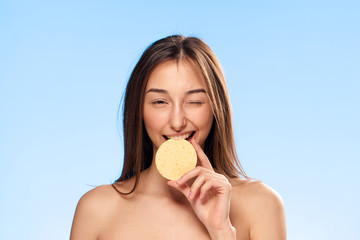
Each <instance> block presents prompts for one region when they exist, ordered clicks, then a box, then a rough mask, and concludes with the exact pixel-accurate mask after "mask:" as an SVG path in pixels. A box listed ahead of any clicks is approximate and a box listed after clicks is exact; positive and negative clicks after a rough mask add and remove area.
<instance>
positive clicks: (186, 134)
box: [163, 131, 195, 141]
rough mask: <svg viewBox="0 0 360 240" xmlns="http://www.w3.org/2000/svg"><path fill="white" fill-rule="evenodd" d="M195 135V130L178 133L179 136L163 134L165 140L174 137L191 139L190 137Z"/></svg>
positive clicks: (175, 138)
mask: <svg viewBox="0 0 360 240" xmlns="http://www.w3.org/2000/svg"><path fill="white" fill-rule="evenodd" d="M194 135H195V131H193V132H190V133H185V134H182V135H177V136H166V135H163V137H164V138H165V140H169V139H174V140H180V139H185V140H187V141H190V139H191V138H192V137H193V136H194Z"/></svg>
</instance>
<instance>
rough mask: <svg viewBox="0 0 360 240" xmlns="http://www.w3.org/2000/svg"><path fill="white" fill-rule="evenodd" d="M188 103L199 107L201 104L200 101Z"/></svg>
mask: <svg viewBox="0 0 360 240" xmlns="http://www.w3.org/2000/svg"><path fill="white" fill-rule="evenodd" d="M189 103H190V104H193V105H201V104H202V103H203V102H201V101H190V102H189Z"/></svg>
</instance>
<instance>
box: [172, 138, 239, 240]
mask: <svg viewBox="0 0 360 240" xmlns="http://www.w3.org/2000/svg"><path fill="white" fill-rule="evenodd" d="M190 142H191V144H192V145H193V146H194V148H195V150H196V153H197V156H198V159H199V162H200V166H198V167H196V168H194V169H193V170H191V171H189V172H187V173H185V174H184V175H183V176H182V177H181V178H180V179H179V180H177V181H169V182H168V185H170V186H172V187H174V188H176V189H178V190H179V191H180V192H182V193H183V194H184V195H185V197H186V198H187V199H188V201H189V202H190V204H191V206H192V207H193V209H194V212H195V214H196V215H197V217H198V218H199V219H200V221H201V222H202V223H203V224H204V225H205V227H206V228H207V230H208V232H209V234H210V236H211V238H212V239H235V228H234V227H233V226H232V225H231V222H230V218H229V213H230V194H231V184H230V183H229V181H228V180H227V178H226V177H225V176H224V175H221V174H218V173H216V172H215V171H214V169H213V168H212V166H211V163H210V161H209V159H208V158H207V156H206V155H205V153H204V151H203V150H202V148H201V147H200V145H199V144H198V143H197V142H196V141H195V139H191V141H190ZM191 181H193V182H192V184H191V185H190V184H189V182H191ZM226 236H229V237H228V238H227V237H226Z"/></svg>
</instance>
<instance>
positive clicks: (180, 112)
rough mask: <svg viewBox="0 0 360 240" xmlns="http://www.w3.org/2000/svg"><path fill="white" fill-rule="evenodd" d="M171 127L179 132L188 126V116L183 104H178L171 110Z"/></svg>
mask: <svg viewBox="0 0 360 240" xmlns="http://www.w3.org/2000/svg"><path fill="white" fill-rule="evenodd" d="M170 127H171V128H172V129H174V130H175V131H177V132H178V131H181V130H183V129H184V128H185V127H186V116H185V112H184V109H183V108H182V107H181V106H176V107H174V108H173V109H172V110H171V116H170Z"/></svg>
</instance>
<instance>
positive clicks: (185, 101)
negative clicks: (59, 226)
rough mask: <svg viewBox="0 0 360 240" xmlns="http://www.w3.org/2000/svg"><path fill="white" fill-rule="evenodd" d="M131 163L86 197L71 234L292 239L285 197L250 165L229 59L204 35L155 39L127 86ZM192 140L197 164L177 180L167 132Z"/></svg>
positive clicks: (128, 158)
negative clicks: (160, 155) (239, 142)
mask: <svg viewBox="0 0 360 240" xmlns="http://www.w3.org/2000/svg"><path fill="white" fill-rule="evenodd" d="M123 124H124V125H123V127H124V143H125V146H124V148H125V149H124V152H125V153H124V155H125V156H124V166H123V171H122V174H121V176H120V178H119V179H118V180H117V181H116V182H115V183H114V184H112V185H104V186H100V187H97V188H95V189H93V190H91V191H89V192H88V193H86V194H85V195H84V196H83V197H82V198H81V199H80V201H79V203H78V206H77V209H76V212H75V217H74V221H73V226H72V230H71V236H70V239H71V240H79V239H87V240H91V239H106V240H113V239H166V240H169V239H181V240H184V239H192V240H193V239H196V240H200V239H221V240H226V239H237V240H240V239H241V240H245V239H246V240H247V239H251V240H283V239H286V226H285V213H284V207H283V203H282V201H281V198H280V197H279V195H277V194H276V193H275V192H274V191H273V190H272V189H270V188H269V187H267V186H266V185H265V184H264V183H262V182H260V181H252V180H251V179H250V178H249V177H248V176H247V175H246V174H245V172H244V171H243V169H242V167H241V165H240V163H239V161H238V158H237V155H236V150H235V144H234V139H233V130H232V122H231V112H230V102H229V96H228V92H227V88H226V83H225V78H224V76H223V73H222V70H221V66H220V64H219V62H218V60H217V58H216V56H215V55H214V53H213V52H212V51H211V49H210V48H209V47H208V46H207V45H206V44H205V43H204V42H203V41H201V40H200V39H198V38H193V37H188V38H185V37H183V36H178V35H175V36H170V37H167V38H164V39H160V40H158V41H156V42H155V43H153V44H152V45H150V46H149V47H148V48H147V49H146V50H145V52H144V53H143V55H142V56H141V58H140V60H139V62H138V63H137V65H136V66H135V68H134V70H133V72H132V74H131V77H130V79H129V82H128V84H127V88H126V93H125V99H124V112H123ZM171 138H183V139H186V140H188V141H190V142H191V144H192V145H193V146H194V148H195V150H196V153H197V156H198V166H197V167H196V168H195V169H193V170H191V171H189V172H187V173H185V174H184V175H183V176H182V177H181V178H180V179H179V180H177V181H168V180H166V179H165V178H163V177H162V176H161V175H160V174H159V172H158V170H157V169H156V166H155V163H154V156H155V154H156V151H157V149H158V148H159V146H160V145H161V144H162V143H163V142H165V141H166V140H167V139H171Z"/></svg>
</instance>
